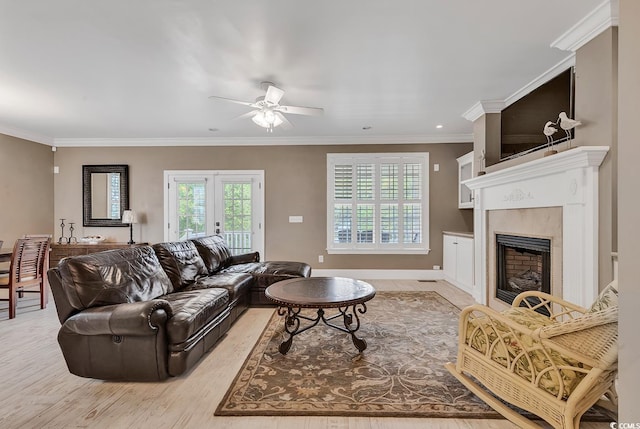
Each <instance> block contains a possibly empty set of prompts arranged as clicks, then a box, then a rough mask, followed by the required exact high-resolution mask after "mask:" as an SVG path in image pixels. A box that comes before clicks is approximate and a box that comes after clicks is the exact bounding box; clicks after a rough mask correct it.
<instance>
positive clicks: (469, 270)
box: [456, 237, 473, 293]
mask: <svg viewBox="0 0 640 429" xmlns="http://www.w3.org/2000/svg"><path fill="white" fill-rule="evenodd" d="M457 242H458V244H457V246H456V247H457V252H458V253H457V257H458V259H457V267H456V268H457V269H456V273H457V278H456V280H458V284H459V285H460V287H461V288H462V289H464V290H466V291H467V292H469V293H471V291H472V289H473V240H472V239H470V238H461V237H459V238H458V240H457Z"/></svg>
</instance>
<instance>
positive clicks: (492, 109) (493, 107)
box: [462, 53, 576, 122]
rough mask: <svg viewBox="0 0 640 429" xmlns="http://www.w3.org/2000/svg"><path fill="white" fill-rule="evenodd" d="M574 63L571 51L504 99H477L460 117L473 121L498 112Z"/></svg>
mask: <svg viewBox="0 0 640 429" xmlns="http://www.w3.org/2000/svg"><path fill="white" fill-rule="evenodd" d="M575 65H576V55H575V53H571V54H570V55H569V56H568V57H567V58H565V59H564V60H562V61H560V62H559V63H558V64H556V65H554V66H552V67H551V68H549V69H548V70H547V71H545V72H544V73H542V74H541V75H540V76H538V77H536V78H535V79H533V80H532V81H531V82H529V83H528V84H526V85H525V86H523V87H522V88H520V89H519V90H517V91H516V92H514V93H513V94H511V95H510V96H509V97H507V98H506V99H505V100H488V101H478V102H477V103H476V104H474V105H473V106H471V108H470V109H469V110H467V111H466V112H464V113H463V114H462V117H463V118H465V119H466V120H468V121H471V122H474V121H475V120H476V119H478V118H480V117H481V116H482V115H485V114H487V113H500V112H501V111H502V110H503V109H504V108H505V107H508V106H510V105H511V104H513V103H515V102H516V101H518V100H520V99H521V98H522V97H524V96H525V95H527V94H528V93H530V92H531V91H533V90H534V89H536V88H538V87H540V86H541V85H542V84H544V83H546V82H548V81H550V80H551V79H553V78H554V77H556V76H558V75H559V74H560V73H562V72H563V71H565V70H566V69H568V68H569V67H573V66H575Z"/></svg>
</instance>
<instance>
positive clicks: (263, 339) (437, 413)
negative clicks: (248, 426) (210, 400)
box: [214, 291, 609, 421]
mask: <svg viewBox="0 0 640 429" xmlns="http://www.w3.org/2000/svg"><path fill="white" fill-rule="evenodd" d="M402 294H405V295H422V296H430V299H434V300H436V301H437V300H442V301H445V302H446V303H448V304H449V305H451V307H452V308H453V309H455V311H456V312H457V313H460V312H461V311H462V309H461V308H460V307H458V306H456V305H455V304H453V303H452V302H451V301H449V300H448V299H446V298H445V297H443V296H442V295H440V294H439V293H438V292H436V291H378V292H377V293H376V297H382V296H389V297H393V296H394V295H402ZM281 319H282V316H279V315H278V313H277V309H275V310H274V312H273V314H272V315H271V316H270V318H269V321H268V322H267V324H266V325H265V327H264V329H263V330H262V332H261V333H260V335H259V337H258V340H257V341H256V343H255V344H254V346H253V347H252V348H251V351H250V352H249V354H248V355H247V357H246V358H245V360H244V361H243V363H242V365H241V367H240V369H239V370H238V372H237V374H236V375H235V377H234V378H233V381H232V382H231V384H230V385H229V387H228V388H227V391H226V392H225V394H224V396H223V398H222V400H221V401H220V403H219V404H218V406H217V407H216V410H215V412H214V415H215V416H227V417H234V416H235V417H240V416H329V417H338V416H340V417H403V418H460V419H504V417H503V416H502V415H501V414H500V413H498V412H497V411H495V410H493V409H492V408H490V407H488V406H487V408H488V409H487V410H486V411H481V412H477V411H469V412H465V411H464V410H456V411H453V412H449V411H446V410H444V409H441V410H437V409H433V410H431V411H429V412H425V411H417V412H414V413H411V412H408V411H403V410H397V411H394V410H389V409H387V410H384V409H383V408H384V406H376V405H374V406H373V407H372V408H375V409H371V410H369V411H367V410H362V409H359V408H355V407H354V408H349V407H347V408H344V409H339V410H327V409H320V410H314V409H288V410H281V409H280V410H264V409H234V410H229V409H224V407H225V404H227V402H228V400H229V397H230V396H231V395H232V394H233V393H234V391H235V386H236V385H237V384H238V382H239V380H240V379H241V378H242V377H243V374H244V373H245V371H246V370H247V367H248V365H249V364H250V361H252V360H255V359H256V358H257V360H261V359H262V357H263V356H264V354H265V352H266V347H267V345H268V344H269V342H270V341H271V338H273V333H274V332H276V329H274V327H276V326H277V323H276V321H277V320H281ZM364 323H366V315H365V322H364ZM269 330H271V331H273V332H272V333H271V335H269V336H268V338H267V333H268V331H269ZM259 349H260V350H262V352H261V353H259V355H257V353H258V351H259ZM456 382H457V381H456ZM465 389H466V388H465ZM473 396H475V395H473ZM483 404H484V403H483ZM522 413H523V414H524V415H527V416H528V417H529V418H536V417H535V416H532V415H531V414H529V413H527V412H522ZM594 417H595V419H594V418H589V419H588V418H586V416H585V418H584V419H583V421H609V420H608V419H607V418H606V417H604V416H594ZM599 417H602V418H599Z"/></svg>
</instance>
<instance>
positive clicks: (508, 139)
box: [500, 67, 575, 161]
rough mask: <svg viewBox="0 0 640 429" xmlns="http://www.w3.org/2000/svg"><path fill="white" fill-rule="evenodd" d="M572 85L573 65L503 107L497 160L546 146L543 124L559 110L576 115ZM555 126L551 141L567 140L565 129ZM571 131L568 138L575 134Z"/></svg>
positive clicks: (515, 156) (573, 83) (555, 115)
mask: <svg viewBox="0 0 640 429" xmlns="http://www.w3.org/2000/svg"><path fill="white" fill-rule="evenodd" d="M574 89H575V82H574V69H573V67H571V68H569V69H567V70H565V71H564V72H562V73H560V74H559V75H558V76H556V77H554V78H553V79H551V80H550V81H548V82H546V83H544V84H542V85H541V86H539V87H538V88H536V89H534V90H533V91H531V92H530V93H529V94H527V95H525V96H524V97H522V98H521V99H519V100H518V101H516V102H514V103H512V104H511V105H509V106H508V107H506V108H505V109H504V110H502V115H501V127H500V128H501V130H500V131H501V132H500V160H501V161H503V160H507V159H511V158H517V157H519V156H522V155H524V154H527V153H530V152H534V151H536V150H540V149H545V148H546V147H547V137H546V136H545V135H544V134H543V133H542V130H543V129H544V124H546V123H547V121H552V122H556V121H557V120H558V114H559V113H560V112H566V113H567V116H569V117H570V118H575V112H574V99H575V94H574ZM554 127H555V128H557V129H558V132H557V133H555V134H554V135H553V136H552V138H553V142H552V144H558V143H561V142H563V141H566V140H567V136H566V133H565V132H564V130H563V129H561V128H560V125H558V126H554ZM573 131H574V130H571V131H570V133H571V134H570V138H573V136H574V135H573Z"/></svg>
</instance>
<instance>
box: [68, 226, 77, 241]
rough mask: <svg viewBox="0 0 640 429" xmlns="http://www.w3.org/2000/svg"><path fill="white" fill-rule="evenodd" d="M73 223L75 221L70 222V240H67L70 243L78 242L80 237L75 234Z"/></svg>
mask: <svg viewBox="0 0 640 429" xmlns="http://www.w3.org/2000/svg"><path fill="white" fill-rule="evenodd" d="M73 224H74V222H69V240H68V241H67V242H68V243H69V244H71V243H76V244H78V239H77V238H76V237H74V236H73V230H74V228H73Z"/></svg>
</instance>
